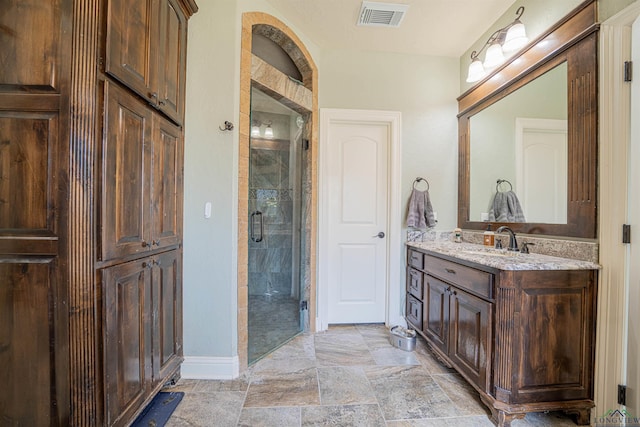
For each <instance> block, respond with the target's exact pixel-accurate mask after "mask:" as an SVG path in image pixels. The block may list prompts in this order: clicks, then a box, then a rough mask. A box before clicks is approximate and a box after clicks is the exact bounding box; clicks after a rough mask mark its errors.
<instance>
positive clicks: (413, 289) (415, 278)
mask: <svg viewBox="0 0 640 427" xmlns="http://www.w3.org/2000/svg"><path fill="white" fill-rule="evenodd" d="M407 289H408V291H409V293H410V294H411V295H413V296H414V297H416V298H417V299H419V300H420V301H422V296H423V280H422V272H421V271H418V270H414V269H413V268H409V269H408V274H407Z"/></svg>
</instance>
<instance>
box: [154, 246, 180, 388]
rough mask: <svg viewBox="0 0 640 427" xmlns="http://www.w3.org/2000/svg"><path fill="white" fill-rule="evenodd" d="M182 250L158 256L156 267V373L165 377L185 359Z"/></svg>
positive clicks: (159, 376) (156, 377)
mask: <svg viewBox="0 0 640 427" xmlns="http://www.w3.org/2000/svg"><path fill="white" fill-rule="evenodd" d="M180 261H181V260H180V252H179V251H171V252H165V253H164V254H161V255H158V256H157V257H156V267H154V269H153V305H154V317H155V319H154V333H153V341H154V343H153V347H154V348H153V356H154V357H153V377H154V382H159V381H164V380H166V379H167V377H168V376H169V375H171V374H172V373H173V371H175V370H176V368H177V367H178V365H180V363H181V362H182V320H181V319H182V272H181V268H180V265H181V262H180Z"/></svg>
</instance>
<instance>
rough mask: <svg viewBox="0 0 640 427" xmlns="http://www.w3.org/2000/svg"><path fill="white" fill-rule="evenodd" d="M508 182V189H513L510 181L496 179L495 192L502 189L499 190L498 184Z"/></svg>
mask: <svg viewBox="0 0 640 427" xmlns="http://www.w3.org/2000/svg"><path fill="white" fill-rule="evenodd" d="M505 182H506V183H507V184H509V191H513V185H511V183H510V182H509V181H508V180H506V179H498V180H497V181H496V193H501V192H502V191H500V184H504V183H505Z"/></svg>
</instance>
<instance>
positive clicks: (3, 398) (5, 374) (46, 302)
mask: <svg viewBox="0 0 640 427" xmlns="http://www.w3.org/2000/svg"><path fill="white" fill-rule="evenodd" d="M55 267H56V263H55V262H54V261H53V260H52V259H50V258H46V259H38V260H36V259H32V260H30V261H29V262H21V261H19V260H15V261H13V262H11V261H10V260H8V259H5V260H4V262H3V263H0V277H2V280H0V366H2V369H0V382H1V383H2V387H0V414H1V415H0V424H1V425H3V426H4V425H6V426H45V425H63V422H62V421H61V420H59V419H57V412H58V405H65V404H66V402H65V401H64V400H62V401H59V400H58V396H57V395H58V394H60V395H64V392H65V390H64V389H63V390H59V389H58V386H59V385H60V384H57V383H56V380H55V376H54V375H53V373H55V372H56V367H57V368H60V366H61V365H60V363H66V362H65V356H66V355H65V353H64V352H63V351H60V352H58V353H57V352H56V349H55V347H53V346H52V343H57V345H59V346H61V347H62V346H63V343H64V342H65V338H64V337H63V336H60V335H58V334H57V333H56V332H57V331H60V330H63V329H60V328H64V327H65V325H64V323H65V319H66V317H65V313H64V310H63V307H65V305H63V304H60V305H57V304H56V298H57V297H59V295H58V291H59V290H58V289H57V284H56V281H55V279H54V278H55V274H54V273H55ZM58 302H60V303H62V302H63V300H62V299H61V298H60V299H59V300H58ZM60 359H63V360H60ZM56 365H58V366H56ZM59 375H60V376H62V375H63V372H59ZM56 390H58V391H57V392H56ZM61 409H62V411H65V409H64V407H62V408H61ZM64 424H66V423H64Z"/></svg>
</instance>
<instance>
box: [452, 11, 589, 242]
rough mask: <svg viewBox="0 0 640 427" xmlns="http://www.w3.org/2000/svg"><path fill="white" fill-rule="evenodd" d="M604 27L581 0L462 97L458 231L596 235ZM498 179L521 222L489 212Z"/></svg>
mask: <svg viewBox="0 0 640 427" xmlns="http://www.w3.org/2000/svg"><path fill="white" fill-rule="evenodd" d="M598 28H599V26H598V24H597V23H596V2H595V1H594V0H588V1H585V2H584V3H582V4H581V5H580V6H579V7H577V8H576V9H574V10H573V11H572V12H571V13H570V14H568V15H567V16H566V17H565V18H564V19H562V20H561V21H560V22H558V23H557V24H556V25H554V26H553V27H552V28H551V29H549V30H548V31H547V32H545V33H544V34H542V35H541V36H540V37H538V38H537V39H536V40H533V41H532V42H531V43H529V44H528V45H527V46H526V47H525V48H523V49H522V50H521V51H520V52H519V53H518V54H516V55H515V56H513V57H512V58H510V59H509V60H508V61H507V62H506V63H505V64H503V65H502V66H500V67H499V68H497V69H496V70H494V71H493V72H492V73H491V74H489V75H488V76H487V77H486V78H485V79H484V80H482V81H481V82H479V83H478V84H476V85H475V86H474V87H472V88H471V89H469V90H468V91H466V92H465V93H463V94H462V95H461V96H460V97H459V98H458V111H459V114H458V135H459V163H458V226H459V227H460V228H463V229H471V230H484V229H486V227H487V224H492V227H493V229H494V230H495V229H496V228H497V227H499V226H501V225H508V226H509V227H510V228H511V229H513V230H514V231H515V232H518V233H526V234H543V235H553V236H566V237H581V238H591V239H593V238H596V233H597V210H596V209H597V203H596V202H597V200H596V199H597V166H598V165H597V153H598V131H597V118H598V108H597V106H598V92H597V89H598V88H597V32H598ZM530 129H534V131H530ZM523 141H524V142H523ZM555 141H557V142H555ZM562 144H564V145H562ZM498 180H506V181H508V182H507V183H502V184H498V182H497V181H498ZM501 185H507V187H508V185H511V187H508V188H509V189H511V188H512V189H513V190H514V194H516V195H517V196H518V197H520V199H519V200H520V204H521V206H522V211H523V216H524V221H522V216H520V217H516V218H512V217H509V218H505V217H504V216H497V215H496V216H491V212H490V210H491V206H492V202H493V199H494V198H495V195H496V194H497V193H498V192H499V191H501V187H500V186H501Z"/></svg>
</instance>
